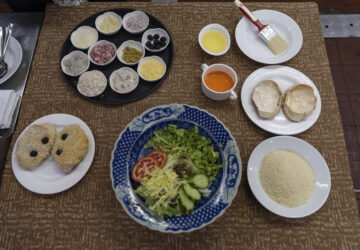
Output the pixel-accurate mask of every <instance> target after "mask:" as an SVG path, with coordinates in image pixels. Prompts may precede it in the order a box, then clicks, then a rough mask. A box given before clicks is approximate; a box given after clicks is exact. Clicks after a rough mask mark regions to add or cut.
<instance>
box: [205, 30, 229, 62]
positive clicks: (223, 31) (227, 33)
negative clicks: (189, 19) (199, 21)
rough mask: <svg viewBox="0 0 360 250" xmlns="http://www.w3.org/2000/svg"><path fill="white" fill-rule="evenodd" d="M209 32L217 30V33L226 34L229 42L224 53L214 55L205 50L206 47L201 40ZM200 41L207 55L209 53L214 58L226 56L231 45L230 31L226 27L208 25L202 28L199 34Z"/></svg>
mask: <svg viewBox="0 0 360 250" xmlns="http://www.w3.org/2000/svg"><path fill="white" fill-rule="evenodd" d="M209 30H217V31H220V32H221V33H223V34H224V36H225V38H226V41H227V42H226V47H225V49H224V50H223V51H221V52H218V53H213V52H210V51H208V50H206V49H205V48H204V46H203V45H202V43H201V38H202V36H203V35H204V34H205V32H207V31H209ZM198 41H199V45H200V47H201V48H202V49H203V51H205V52H206V53H208V54H209V55H212V56H221V55H224V54H225V53H226V52H227V51H228V50H229V48H230V43H231V39H230V34H229V31H228V30H227V29H226V28H225V27H224V26H222V25H220V24H217V23H212V24H208V25H206V26H205V27H204V28H202V29H201V31H200V33H199V36H198Z"/></svg>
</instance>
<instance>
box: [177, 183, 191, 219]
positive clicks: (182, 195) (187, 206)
mask: <svg viewBox="0 0 360 250" xmlns="http://www.w3.org/2000/svg"><path fill="white" fill-rule="evenodd" d="M179 199H180V202H181V205H183V206H184V208H185V210H186V213H187V214H188V213H190V212H191V211H192V210H193V209H194V202H193V201H192V200H190V199H189V198H188V197H187V196H186V194H185V192H184V190H183V189H182V188H180V191H179Z"/></svg>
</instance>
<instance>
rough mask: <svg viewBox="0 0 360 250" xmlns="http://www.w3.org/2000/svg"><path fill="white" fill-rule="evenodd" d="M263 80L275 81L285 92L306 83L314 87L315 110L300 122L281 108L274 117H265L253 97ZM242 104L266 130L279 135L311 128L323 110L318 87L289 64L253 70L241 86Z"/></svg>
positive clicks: (292, 133)
mask: <svg viewBox="0 0 360 250" xmlns="http://www.w3.org/2000/svg"><path fill="white" fill-rule="evenodd" d="M262 80H273V81H275V82H276V83H277V84H278V85H279V87H280V90H281V92H282V94H283V96H284V95H285V92H286V90H287V89H288V88H290V87H292V86H294V85H296V84H299V83H304V84H308V85H310V86H311V87H313V88H314V94H315V96H316V98H317V101H316V108H315V110H314V111H313V112H312V113H311V114H310V115H308V116H307V117H305V119H304V120H302V121H300V122H294V121H291V120H290V119H289V118H287V116H286V115H285V113H284V111H283V110H282V109H280V111H279V113H278V114H277V115H276V116H275V117H274V118H272V119H265V118H262V117H260V116H259V115H258V112H257V110H256V107H255V105H254V103H253V101H252V99H251V97H252V94H253V91H254V88H255V86H256V85H257V84H258V83H259V82H261V81H262ZM241 104H242V106H243V108H244V110H245V113H246V114H247V116H248V117H249V118H250V120H251V121H252V122H253V123H255V124H256V125H257V126H259V127H260V128H262V129H263V130H265V131H268V132H270V133H273V134H278V135H295V134H299V133H302V132H304V131H305V130H307V129H309V128H310V127H311V126H312V125H314V123H315V122H316V121H317V119H318V118H319V115H320V112H321V98H320V94H319V91H318V89H317V88H316V86H315V84H314V83H313V81H311V80H310V79H309V78H308V77H307V76H306V75H304V74H303V73H302V72H300V71H298V70H296V69H294V68H290V67H287V66H280V65H272V66H265V67H263V68H260V69H258V70H255V71H254V72H252V73H251V74H250V75H249V76H248V77H247V78H246V80H245V82H244V84H243V86H242V88H241Z"/></svg>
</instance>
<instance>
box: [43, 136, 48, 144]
mask: <svg viewBox="0 0 360 250" xmlns="http://www.w3.org/2000/svg"><path fill="white" fill-rule="evenodd" d="M41 142H42V144H47V143H48V142H49V138H48V137H44V138H42V140H41Z"/></svg>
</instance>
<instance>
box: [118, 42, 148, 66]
mask: <svg viewBox="0 0 360 250" xmlns="http://www.w3.org/2000/svg"><path fill="white" fill-rule="evenodd" d="M126 46H129V47H132V48H135V49H137V50H139V51H141V52H142V53H143V54H142V57H141V58H140V59H139V60H138V61H137V62H135V63H127V62H125V61H124V60H123V59H122V55H123V51H124V49H125V48H126ZM116 55H117V58H118V59H119V61H120V62H121V63H123V64H125V65H135V64H137V63H138V62H139V61H140V60H141V59H143V58H144V56H145V48H144V46H143V45H142V44H141V43H140V42H137V41H133V40H128V41H125V42H123V43H122V44H121V45H120V47H119V48H118V49H117V51H116Z"/></svg>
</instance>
